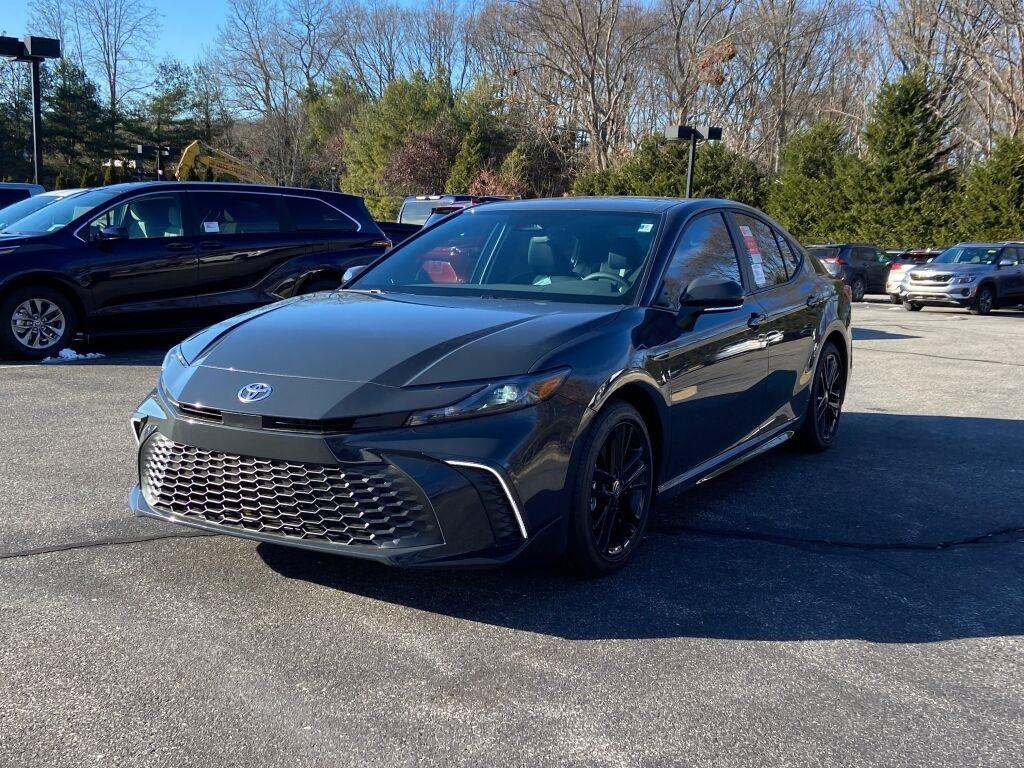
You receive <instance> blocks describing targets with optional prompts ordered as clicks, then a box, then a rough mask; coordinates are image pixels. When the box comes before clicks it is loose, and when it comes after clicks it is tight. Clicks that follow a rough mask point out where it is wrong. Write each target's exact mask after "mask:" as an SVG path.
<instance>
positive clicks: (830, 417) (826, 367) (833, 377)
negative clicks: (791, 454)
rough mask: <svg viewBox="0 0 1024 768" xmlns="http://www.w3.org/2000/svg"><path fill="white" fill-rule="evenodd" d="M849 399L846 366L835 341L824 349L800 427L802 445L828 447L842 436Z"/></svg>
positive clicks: (809, 447) (817, 450)
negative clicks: (840, 420)
mask: <svg viewBox="0 0 1024 768" xmlns="http://www.w3.org/2000/svg"><path fill="white" fill-rule="evenodd" d="M845 398H846V365H845V364H844V363H843V357H842V355H840V354H839V348H838V347H837V346H836V345H835V344H833V343H832V342H831V341H830V342H828V343H826V344H825V346H824V347H822V348H821V354H819V355H818V365H817V367H816V368H815V369H814V384H813V385H812V387H811V399H810V402H808V403H807V413H806V414H805V415H804V423H803V424H802V425H801V427H800V432H799V441H800V444H801V445H802V446H803V447H804V448H806V449H807V450H809V451H813V452H820V451H825V450H828V449H829V448H831V447H832V445H833V444H834V443H835V441H836V437H838V435H839V417H840V416H841V415H842V412H843V400H844V399H845Z"/></svg>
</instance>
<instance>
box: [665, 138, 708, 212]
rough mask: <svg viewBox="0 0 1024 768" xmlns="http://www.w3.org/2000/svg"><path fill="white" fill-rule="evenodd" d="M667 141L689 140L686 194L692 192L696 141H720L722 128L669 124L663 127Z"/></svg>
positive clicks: (688, 195) (689, 194)
mask: <svg viewBox="0 0 1024 768" xmlns="http://www.w3.org/2000/svg"><path fill="white" fill-rule="evenodd" d="M665 138H666V139H668V140H669V141H689V142H690V159H689V162H688V163H687V164H686V196H687V197H690V196H692V194H693V164H694V161H696V159H697V142H698V141H720V140H721V139H722V129H721V128H720V127H719V126H717V125H670V126H668V127H667V128H665Z"/></svg>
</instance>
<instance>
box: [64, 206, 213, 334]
mask: <svg viewBox="0 0 1024 768" xmlns="http://www.w3.org/2000/svg"><path fill="white" fill-rule="evenodd" d="M183 213H184V205H183V200H182V196H181V194H180V193H178V192H148V193H145V194H141V195H136V196H134V197H131V198H129V199H127V200H122V201H120V202H119V203H117V204H115V205H113V206H111V207H110V208H108V209H106V210H105V211H103V212H102V213H101V214H100V215H98V216H96V217H94V218H93V219H91V220H90V221H89V222H88V223H87V224H86V225H84V226H83V227H82V228H81V229H79V230H78V233H77V234H78V236H79V237H80V238H81V239H83V240H85V241H86V246H85V248H84V249H83V250H82V257H81V258H80V259H79V260H78V261H77V263H76V264H74V265H73V267H72V270H73V272H74V274H75V276H76V278H77V280H78V281H79V283H80V284H82V285H84V286H86V287H87V289H88V290H89V293H90V299H91V302H92V305H93V307H92V312H91V314H92V315H93V316H94V318H95V322H96V325H97V327H98V330H118V331H121V330H125V329H126V328H127V329H137V328H147V329H149V328H164V327H167V328H170V327H179V326H180V325H182V323H181V322H180V316H179V314H177V313H180V312H181V310H190V309H192V308H193V307H194V305H195V304H194V295H195V288H196V258H195V249H194V246H193V244H192V243H191V242H190V240H189V238H188V237H187V230H186V221H185V218H184V216H183ZM129 315H130V316H132V318H133V319H132V320H131V321H128V320H125V319H124V318H125V316H129ZM108 326H109V328H108Z"/></svg>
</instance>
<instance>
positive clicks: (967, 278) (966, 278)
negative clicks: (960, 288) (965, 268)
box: [953, 275, 976, 285]
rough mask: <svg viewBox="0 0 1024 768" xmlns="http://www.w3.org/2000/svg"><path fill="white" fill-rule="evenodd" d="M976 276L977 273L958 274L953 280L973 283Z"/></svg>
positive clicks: (961, 282)
mask: <svg viewBox="0 0 1024 768" xmlns="http://www.w3.org/2000/svg"><path fill="white" fill-rule="evenodd" d="M975 278H976V276H975V275H958V276H957V277H956V279H955V280H954V281H953V282H955V283H960V284H961V285H962V284H964V283H973V282H974V280H975Z"/></svg>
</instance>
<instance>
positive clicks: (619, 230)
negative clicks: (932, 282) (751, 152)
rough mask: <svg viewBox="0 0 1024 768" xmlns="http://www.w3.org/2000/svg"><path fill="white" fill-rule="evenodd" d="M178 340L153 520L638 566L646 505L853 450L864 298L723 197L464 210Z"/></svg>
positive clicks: (151, 471)
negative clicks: (844, 423)
mask: <svg viewBox="0 0 1024 768" xmlns="http://www.w3.org/2000/svg"><path fill="white" fill-rule="evenodd" d="M348 287H349V288H351V290H348V289H345V290H341V291H336V292H333V293H329V294H328V293H321V294H317V295H314V296H304V297H299V298H295V299H290V300H288V301H284V302H279V303H277V304H275V305H273V306H271V307H264V308H262V309H257V310H254V311H252V312H249V313H247V314H245V315H241V316H239V317H235V318H233V319H231V320H227V321H225V322H223V323H220V324H219V325H216V326H214V327H212V328H210V329H207V330H205V331H203V332H201V333H199V334H197V335H195V336H192V337H191V338H189V339H187V340H186V341H184V342H182V344H180V345H179V346H177V347H175V348H174V349H173V350H171V351H170V352H169V353H168V355H167V358H166V360H165V361H164V366H163V370H162V372H161V374H160V378H159V382H158V386H157V389H156V391H155V392H154V393H152V394H151V395H150V396H149V397H147V398H146V400H145V401H144V402H143V403H142V404H141V406H140V407H139V408H138V410H137V411H136V412H135V413H134V415H133V416H132V419H131V422H132V429H133V431H134V434H135V435H136V437H137V439H138V442H139V447H138V452H139V455H138V466H139V470H140V475H139V484H138V485H137V486H136V487H135V488H134V489H133V490H132V491H131V495H130V503H131V507H132V509H133V510H134V511H135V512H136V513H137V514H140V515H146V516H151V517H156V518H160V519H163V520H169V521H172V522H175V523H181V524H184V525H189V526H193V527H196V528H202V529H206V530H210V531H217V532H220V533H227V534H231V535H235V536H241V537H243V538H248V539H255V540H259V541H268V542H275V543H278V544H286V545H292V546H296V547H303V548H307V549H312V550H321V551H324V552H333V553H338V554H344V555H349V556H352V557H359V558H365V559H370V560H377V561H380V562H383V563H388V564H391V565H401V566H413V565H449V564H453V563H463V564H485V563H490V564H496V563H504V562H507V561H509V560H511V559H513V558H516V557H519V556H525V555H526V554H527V553H531V554H536V555H538V556H539V555H541V554H550V553H552V552H565V553H567V554H568V555H569V556H570V557H571V558H572V560H573V561H574V562H575V563H576V565H577V566H578V567H579V568H580V569H582V570H583V571H584V572H586V573H589V574H600V573H607V572H609V571H612V570H615V569H616V568H619V567H620V566H622V565H623V564H624V563H625V562H626V561H627V560H628V559H629V558H630V557H631V556H632V555H633V553H634V552H635V550H636V548H637V546H638V545H639V543H640V541H641V540H642V538H643V535H644V531H645V529H646V527H647V523H648V518H649V516H650V510H651V504H652V501H653V500H654V499H655V498H656V497H657V498H659V499H662V498H666V497H668V496H670V495H671V494H673V493H675V492H678V491H681V490H683V489H686V488H689V487H691V486H694V485H696V484H697V483H701V482H703V481H704V480H708V479H710V478H712V477H715V476H716V475H718V474H720V473H721V472H724V471H725V470H727V469H730V468H732V467H734V466H736V465H737V464H739V463H741V462H742V461H744V460H745V459H749V458H751V457H753V456H756V455H758V454H760V453H762V452H764V451H766V450H769V449H771V448H773V447H774V446H777V445H779V444H781V443H783V442H784V441H786V440H788V439H790V438H791V437H799V439H800V440H801V441H802V442H803V444H804V445H805V446H807V447H809V448H810V449H812V450H823V449H826V448H828V447H830V446H831V445H833V443H834V442H835V440H836V438H837V435H838V428H839V421H840V413H841V408H842V404H843V397H844V393H845V389H846V382H847V374H848V371H849V360H850V351H851V349H850V343H851V342H850V330H849V326H850V308H851V304H850V300H849V297H848V293H847V291H846V289H845V288H844V287H843V286H842V284H841V283H840V282H839V281H838V280H835V279H833V278H832V277H830V276H829V275H828V274H827V273H826V272H825V271H824V269H823V268H822V267H821V265H820V264H818V262H817V261H816V260H815V259H813V258H811V257H807V256H806V255H805V253H804V251H803V249H802V248H801V247H800V245H798V244H797V243H796V241H795V240H793V238H792V237H791V236H790V235H788V234H787V233H786V232H785V231H784V230H783V229H782V228H781V227H780V226H779V225H778V224H777V223H775V222H774V221H773V220H772V219H770V218H769V217H767V216H766V215H764V214H763V213H761V212H760V211H757V210H754V209H752V208H749V207H746V206H744V205H740V204H738V203H733V202H730V201H727V200H703V199H691V200H665V199H657V200H655V199H643V198H583V199H579V198H577V199H571V198H569V199H566V198H563V199H555V200H521V201H514V202H501V203H492V204H488V205H481V206H476V207H472V208H467V209H465V210H463V211H462V212H459V213H456V214H454V215H452V216H451V217H449V218H447V219H445V220H444V221H442V222H440V223H438V224H437V225H435V226H434V227H433V228H431V229H430V230H427V231H425V232H423V233H422V234H420V235H418V236H417V237H415V238H413V239H411V240H409V241H407V242H406V243H404V244H403V245H399V246H398V247H396V248H395V249H394V250H392V251H391V252H389V253H388V254H386V255H385V256H383V257H381V258H380V259H378V260H377V261H376V262H375V263H374V264H371V265H370V266H369V267H368V268H367V269H366V270H364V271H363V272H362V273H361V274H360V275H359V276H358V277H356V278H355V280H354V281H353V282H352V283H351V284H350V285H349V286H348Z"/></svg>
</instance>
